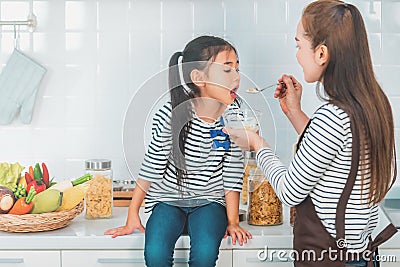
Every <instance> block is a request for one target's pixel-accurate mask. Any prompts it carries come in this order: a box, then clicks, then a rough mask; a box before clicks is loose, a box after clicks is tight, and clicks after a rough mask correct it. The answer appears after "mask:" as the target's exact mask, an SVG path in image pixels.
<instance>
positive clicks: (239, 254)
mask: <svg viewBox="0 0 400 267" xmlns="http://www.w3.org/2000/svg"><path fill="white" fill-rule="evenodd" d="M259 251H260V250H259V249H254V250H234V251H233V265H232V266H233V267H243V266H246V267H253V266H254V267H257V266H264V267H265V266H271V267H273V266H277V267H293V261H292V260H291V259H289V258H288V257H285V256H282V257H279V258H278V257H277V255H274V254H272V256H273V258H272V259H271V258H268V259H267V260H265V261H263V260H260V259H259V258H258V254H259ZM280 251H281V250H280ZM288 252H289V251H288ZM287 254H288V253H287ZM269 256H270V255H269ZM260 257H264V254H262V255H260Z"/></svg>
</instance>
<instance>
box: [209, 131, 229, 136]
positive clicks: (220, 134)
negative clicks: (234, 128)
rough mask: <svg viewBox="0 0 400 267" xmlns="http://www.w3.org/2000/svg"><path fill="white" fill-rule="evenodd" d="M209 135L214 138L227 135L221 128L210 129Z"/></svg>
mask: <svg viewBox="0 0 400 267" xmlns="http://www.w3.org/2000/svg"><path fill="white" fill-rule="evenodd" d="M210 136H211V138H215V137H217V136H225V137H227V136H228V135H227V134H226V133H224V132H223V131H222V130H210Z"/></svg>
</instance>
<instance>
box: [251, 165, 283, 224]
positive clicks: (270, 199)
mask: <svg viewBox="0 0 400 267" xmlns="http://www.w3.org/2000/svg"><path fill="white" fill-rule="evenodd" d="M248 202H249V204H248V211H247V214H248V216H247V223H248V224H252V225H277V224H282V221H283V216H282V202H281V201H280V200H279V198H278V196H277V195H276V193H275V191H274V189H273V188H272V186H271V184H270V183H269V182H268V179H267V177H266V176H265V174H264V173H263V172H262V170H261V169H259V168H254V169H251V170H250V174H249V201H248Z"/></svg>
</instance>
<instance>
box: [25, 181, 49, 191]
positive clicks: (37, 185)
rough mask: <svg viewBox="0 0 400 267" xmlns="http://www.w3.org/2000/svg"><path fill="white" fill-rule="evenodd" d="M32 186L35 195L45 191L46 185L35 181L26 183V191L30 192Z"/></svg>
mask: <svg viewBox="0 0 400 267" xmlns="http://www.w3.org/2000/svg"><path fill="white" fill-rule="evenodd" d="M32 186H33V188H35V191H36V193H37V194H39V193H40V192H42V191H44V190H46V184H44V183H42V182H41V181H36V180H33V181H31V182H30V183H28V187H27V190H30V188H31V187H32Z"/></svg>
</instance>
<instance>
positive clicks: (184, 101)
mask: <svg viewBox="0 0 400 267" xmlns="http://www.w3.org/2000/svg"><path fill="white" fill-rule="evenodd" d="M181 56H183V53H182V52H176V53H174V54H173V55H172V57H171V59H170V61H169V78H168V84H169V92H170V95H171V106H172V113H171V134H172V155H171V156H172V159H173V161H174V165H175V170H176V175H177V182H178V189H179V191H180V192H181V191H182V190H181V189H182V184H183V180H184V179H185V178H186V163H185V156H184V153H185V142H186V138H187V134H188V130H189V128H190V124H191V119H192V109H191V101H190V99H191V96H190V95H189V93H188V92H187V91H186V89H185V88H184V87H183V85H182V81H181V78H180V72H179V58H180V57H181ZM168 162H169V161H168ZM167 169H168V168H167Z"/></svg>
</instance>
